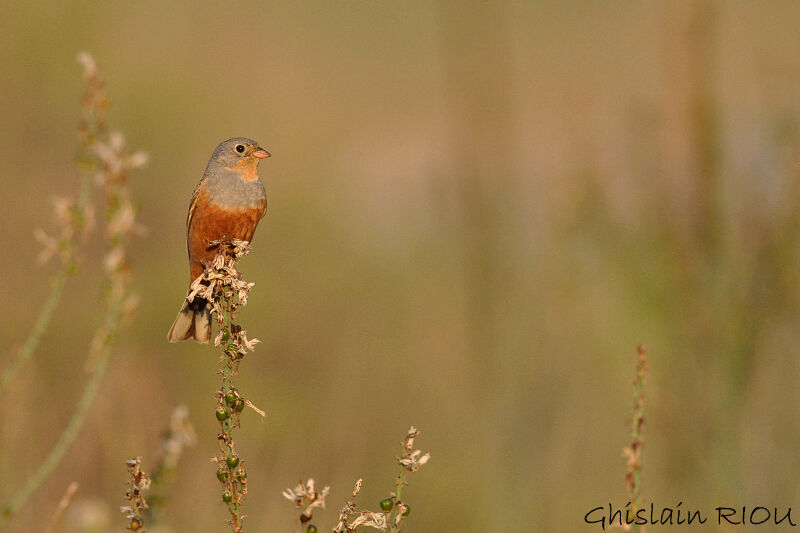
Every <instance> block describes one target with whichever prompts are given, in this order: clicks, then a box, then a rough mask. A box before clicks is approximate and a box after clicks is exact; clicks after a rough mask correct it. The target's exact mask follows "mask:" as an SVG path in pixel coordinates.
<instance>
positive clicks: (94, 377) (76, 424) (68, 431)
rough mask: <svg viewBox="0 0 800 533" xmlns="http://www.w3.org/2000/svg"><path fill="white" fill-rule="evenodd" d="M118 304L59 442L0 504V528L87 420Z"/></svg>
mask: <svg viewBox="0 0 800 533" xmlns="http://www.w3.org/2000/svg"><path fill="white" fill-rule="evenodd" d="M121 304H122V302H121V301H120V300H119V299H117V298H114V299H113V300H111V301H109V303H108V313H107V314H106V319H105V321H104V324H103V329H101V330H100V331H98V335H101V336H102V337H101V344H100V347H99V349H98V350H97V353H96V354H94V358H93V360H94V368H93V369H92V374H91V376H90V377H89V381H88V382H87V383H86V386H85V387H84V389H83V392H82V394H81V397H80V399H79V400H78V406H77V407H76V409H75V412H74V413H73V414H72V418H70V421H69V423H68V424H67V427H66V428H64V431H63V432H62V433H61V436H60V437H59V439H58V442H57V443H56V445H55V446H53V449H52V450H50V453H49V454H48V455H47V457H46V458H45V460H44V461H43V462H42V463H41V464H40V465H39V468H38V469H37V470H36V472H34V474H33V475H32V476H31V477H29V478H28V480H27V481H26V482H25V485H23V487H22V489H21V490H19V491H18V492H16V494H15V495H14V497H13V498H12V499H11V501H9V502H8V504H7V505H5V506H4V507H3V510H2V513H0V529H2V528H3V527H5V526H6V524H7V522H8V520H9V519H10V518H11V517H12V516H14V515H15V514H17V512H19V510H20V509H21V508H22V506H23V505H25V503H26V502H27V501H28V498H30V496H31V494H33V493H34V492H36V490H37V489H38V488H39V486H40V485H41V484H42V482H43V481H44V480H45V479H47V478H48V476H50V473H51V472H52V471H53V470H54V469H55V468H56V466H58V464H59V463H60V462H61V460H62V459H63V458H64V454H66V453H67V450H69V448H70V446H71V445H72V443H73V442H74V441H75V438H76V437H77V436H78V433H79V432H80V429H81V427H82V426H83V423H84V421H85V420H86V415H87V414H88V412H89V407H91V405H92V401H93V400H94V397H95V396H96V395H97V390H98V389H99V388H100V382H101V381H102V379H103V375H105V372H106V368H107V367H108V359H109V355H110V354H111V342H110V341H111V339H112V338H113V337H114V335H115V333H116V331H117V327H118V326H119V317H120V310H121Z"/></svg>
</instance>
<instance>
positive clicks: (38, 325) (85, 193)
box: [0, 173, 91, 390]
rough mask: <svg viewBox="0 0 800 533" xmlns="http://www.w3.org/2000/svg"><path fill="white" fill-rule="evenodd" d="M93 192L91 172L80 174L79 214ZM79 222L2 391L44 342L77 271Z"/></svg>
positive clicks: (6, 374) (0, 382)
mask: <svg viewBox="0 0 800 533" xmlns="http://www.w3.org/2000/svg"><path fill="white" fill-rule="evenodd" d="M90 191H91V179H90V177H89V175H88V174H86V173H84V175H83V176H82V177H81V185H80V190H79V192H78V201H77V204H76V207H75V212H76V213H77V214H78V216H79V217H80V216H81V215H82V214H83V213H85V211H86V208H87V206H88V205H89V199H90V194H89V193H90ZM78 223H79V224H80V225H81V227H79V228H78V229H77V231H76V232H75V235H74V236H73V239H71V240H68V241H66V242H64V243H63V244H64V245H65V246H66V257H65V258H64V260H63V261H62V263H61V267H60V268H59V270H58V272H57V273H56V275H55V276H54V278H53V283H52V285H51V286H50V294H48V295H47V299H46V300H45V302H44V305H43V306H42V309H41V310H40V311H39V316H38V317H36V322H35V323H34V325H33V329H31V332H30V333H29V334H28V338H27V339H25V342H24V343H23V345H22V348H20V349H19V351H18V352H17V355H16V356H15V357H14V359H13V360H12V361H11V364H9V365H8V366H7V367H6V368H5V370H3V374H2V376H0V390H3V388H4V387H5V386H6V385H7V384H8V383H9V382H10V381H11V380H12V379H13V378H14V376H15V375H16V374H17V372H18V371H19V369H20V368H21V367H22V365H23V364H24V363H25V362H27V361H28V359H30V358H31V356H32V355H33V353H34V352H35V351H36V348H37V347H38V346H39V341H41V339H42V335H44V332H45V331H47V326H49V325H50V321H51V320H52V319H53V314H54V313H55V310H56V308H57V307H58V304H59V302H60V301H61V296H62V295H63V294H64V287H65V286H66V284H67V280H68V279H69V278H70V277H71V276H72V275H73V274H74V273H75V256H76V255H77V251H78V250H77V248H78V242H77V239H78V238H79V236H80V233H81V231H82V229H83V228H82V226H84V225H85V224H86V222H85V221H82V220H80V219H79V220H78Z"/></svg>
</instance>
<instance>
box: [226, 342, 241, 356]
mask: <svg viewBox="0 0 800 533" xmlns="http://www.w3.org/2000/svg"><path fill="white" fill-rule="evenodd" d="M238 349H239V348H237V346H236V345H235V344H233V343H230V344H229V345H227V346H226V347H225V351H226V352H228V353H230V354H233V353H235V352H236V350H238Z"/></svg>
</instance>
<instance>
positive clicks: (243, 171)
mask: <svg viewBox="0 0 800 533" xmlns="http://www.w3.org/2000/svg"><path fill="white" fill-rule="evenodd" d="M225 168H227V169H228V170H233V171H235V172H238V173H239V175H240V176H241V177H242V179H243V180H247V181H253V180H257V179H258V160H257V159H255V158H254V157H250V156H248V157H246V158H244V159H242V160H241V161H240V162H239V163H237V164H236V165H235V166H232V167H225Z"/></svg>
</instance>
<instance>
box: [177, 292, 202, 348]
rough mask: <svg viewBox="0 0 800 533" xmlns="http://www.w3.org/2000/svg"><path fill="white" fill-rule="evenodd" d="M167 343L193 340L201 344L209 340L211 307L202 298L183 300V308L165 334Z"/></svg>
mask: <svg viewBox="0 0 800 533" xmlns="http://www.w3.org/2000/svg"><path fill="white" fill-rule="evenodd" d="M167 339H169V342H181V341H185V340H188V339H194V340H196V341H197V342H200V343H202V344H208V342H209V341H210V340H211V306H210V305H208V302H207V301H206V300H205V299H204V298H199V297H195V298H194V300H193V301H191V302H190V301H189V300H186V299H185V300H183V306H181V310H180V311H178V316H177V317H176V318H175V322H173V323H172V327H171V328H169V333H168V334H167Z"/></svg>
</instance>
